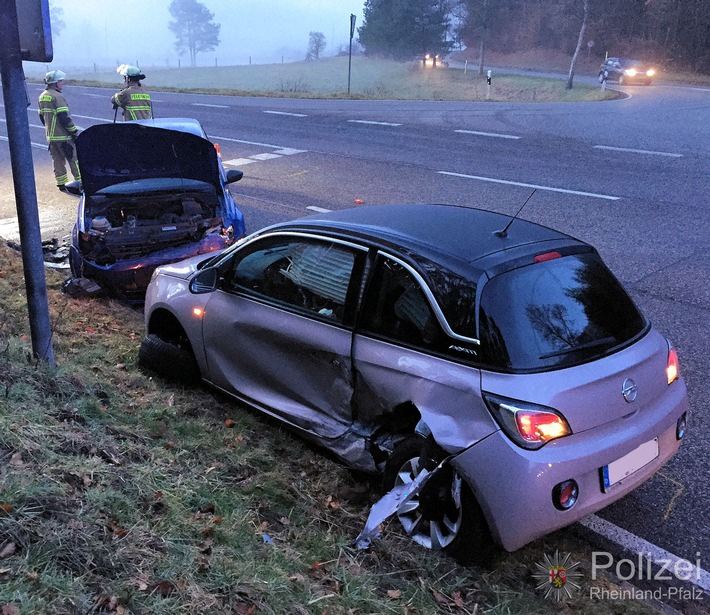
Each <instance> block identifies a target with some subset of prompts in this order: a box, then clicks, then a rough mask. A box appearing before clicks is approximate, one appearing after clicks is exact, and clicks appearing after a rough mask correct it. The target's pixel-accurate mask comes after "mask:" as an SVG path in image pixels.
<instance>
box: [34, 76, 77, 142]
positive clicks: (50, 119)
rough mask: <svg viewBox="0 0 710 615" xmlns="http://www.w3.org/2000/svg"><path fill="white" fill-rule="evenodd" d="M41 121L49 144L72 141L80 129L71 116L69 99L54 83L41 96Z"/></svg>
mask: <svg viewBox="0 0 710 615" xmlns="http://www.w3.org/2000/svg"><path fill="white" fill-rule="evenodd" d="M39 119H40V121H41V122H42V124H44V129H45V131H46V133H47V143H52V142H54V141H70V140H71V139H73V138H74V137H76V135H77V133H78V128H77V127H76V124H74V121H73V120H72V119H71V117H70V116H69V105H67V99H66V98H64V94H62V93H61V92H60V91H59V90H58V89H57V88H56V87H55V85H54V84H53V83H52V84H50V85H48V86H47V88H46V89H45V90H44V92H42V93H41V94H40V95H39Z"/></svg>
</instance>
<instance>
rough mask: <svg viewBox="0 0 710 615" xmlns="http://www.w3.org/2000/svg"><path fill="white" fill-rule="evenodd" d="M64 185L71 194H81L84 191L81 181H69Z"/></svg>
mask: <svg viewBox="0 0 710 615" xmlns="http://www.w3.org/2000/svg"><path fill="white" fill-rule="evenodd" d="M64 187H65V188H66V189H67V192H68V193H69V194H73V195H74V196H81V193H82V187H81V182H79V181H73V182H67V183H66V184H64Z"/></svg>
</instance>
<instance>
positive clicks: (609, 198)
mask: <svg viewBox="0 0 710 615" xmlns="http://www.w3.org/2000/svg"><path fill="white" fill-rule="evenodd" d="M437 173H439V174H440V175H449V176H451V177H462V178H464V179H475V180H478V181H482V182H491V183H494V184H505V185H508V186H520V187H522V188H536V189H537V190H547V191H548V192H561V193H563V194H575V195H577V196H589V197H592V198H594V199H605V200H607V201H618V200H620V199H621V197H619V196H611V195H609V194H597V193H595V192H582V191H581V190H567V189H566V188H553V187H551V186H540V185H537V184H526V183H523V182H514V181H509V180H507V179H496V178H495V177H481V176H480V175H466V174H465V173H451V172H450V171H437Z"/></svg>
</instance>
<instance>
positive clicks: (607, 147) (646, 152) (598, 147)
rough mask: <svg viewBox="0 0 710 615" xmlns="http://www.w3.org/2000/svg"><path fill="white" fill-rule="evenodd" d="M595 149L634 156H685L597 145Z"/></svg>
mask: <svg viewBox="0 0 710 615" xmlns="http://www.w3.org/2000/svg"><path fill="white" fill-rule="evenodd" d="M594 147H595V149H609V150H612V151H614V152H633V153H634V154H652V155H654V156H669V157H671V158H682V157H683V154H673V153H671V152H654V151H652V150H647V149H632V148H630V147H612V146H611V145H595V146H594Z"/></svg>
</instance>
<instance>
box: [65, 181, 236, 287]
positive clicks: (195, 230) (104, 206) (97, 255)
mask: <svg viewBox="0 0 710 615" xmlns="http://www.w3.org/2000/svg"><path fill="white" fill-rule="evenodd" d="M169 181H170V180H162V181H160V182H159V183H160V184H161V186H160V189H159V190H156V189H155V188H156V187H157V186H156V182H157V180H145V181H144V182H131V183H132V184H134V186H133V189H134V192H135V194H133V195H131V194H129V193H128V192H127V191H126V190H125V189H124V190H122V191H121V192H120V194H113V193H112V191H111V189H109V188H107V189H105V190H104V191H101V192H99V193H97V194H95V195H94V196H93V197H91V198H90V199H87V201H86V205H85V211H84V215H83V216H82V219H81V222H82V224H80V225H77V228H76V229H75V237H74V241H73V248H72V254H71V257H70V263H71V266H72V273H73V274H74V276H76V277H79V278H90V279H92V280H95V281H96V282H97V283H98V284H99V285H100V286H101V287H102V288H103V289H104V290H105V291H106V292H108V293H109V294H112V295H116V296H119V297H121V298H124V299H141V298H142V296H143V294H144V293H145V289H146V287H147V285H148V283H149V282H150V278H151V275H152V273H153V270H154V269H155V268H156V267H158V266H159V265H162V264H165V263H169V262H175V261H178V260H182V259H184V258H189V257H191V256H196V255H199V254H206V253H209V252H213V251H216V250H222V249H224V248H226V247H228V246H230V245H231V244H232V243H233V241H234V237H233V232H232V229H231V227H230V228H225V227H224V224H223V219H222V217H221V216H220V215H218V214H219V201H218V198H217V195H216V194H215V191H214V188H213V187H212V186H211V185H209V184H203V183H201V182H190V183H191V184H193V185H192V186H190V187H191V188H192V189H191V190H185V188H186V186H185V183H186V182H181V183H180V184H181V185H180V186H179V189H178V190H170V186H168V185H166V182H169ZM124 188H125V186H124Z"/></svg>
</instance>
